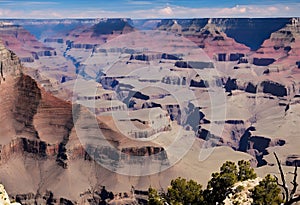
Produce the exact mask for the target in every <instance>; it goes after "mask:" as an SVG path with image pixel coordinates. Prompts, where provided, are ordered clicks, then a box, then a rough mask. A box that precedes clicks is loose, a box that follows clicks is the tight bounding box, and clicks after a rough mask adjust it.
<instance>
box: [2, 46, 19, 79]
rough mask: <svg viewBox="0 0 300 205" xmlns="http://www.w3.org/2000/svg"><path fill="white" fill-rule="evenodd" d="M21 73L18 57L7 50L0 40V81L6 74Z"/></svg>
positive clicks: (16, 74)
mask: <svg viewBox="0 0 300 205" xmlns="http://www.w3.org/2000/svg"><path fill="white" fill-rule="evenodd" d="M20 73H21V64H20V60H19V58H18V57H17V56H16V55H15V54H14V53H13V52H11V51H9V50H7V49H6V48H5V47H4V46H3V44H2V42H1V41H0V83H1V81H5V77H6V76H10V75H12V76H18V75H19V74H20Z"/></svg>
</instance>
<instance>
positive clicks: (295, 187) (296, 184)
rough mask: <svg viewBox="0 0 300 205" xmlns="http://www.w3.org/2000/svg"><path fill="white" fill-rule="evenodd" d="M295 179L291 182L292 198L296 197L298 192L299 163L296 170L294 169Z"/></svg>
mask: <svg viewBox="0 0 300 205" xmlns="http://www.w3.org/2000/svg"><path fill="white" fill-rule="evenodd" d="M293 174H294V179H293V181H292V182H291V184H292V185H293V189H292V191H291V195H290V199H292V198H293V197H294V194H295V193H296V191H297V187H298V183H297V175H298V174H297V164H296V163H295V170H294V173H293Z"/></svg>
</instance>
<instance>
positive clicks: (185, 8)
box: [0, 0, 300, 18]
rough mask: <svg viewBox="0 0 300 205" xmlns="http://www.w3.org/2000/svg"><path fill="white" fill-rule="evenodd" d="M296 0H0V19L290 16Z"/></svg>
mask: <svg viewBox="0 0 300 205" xmlns="http://www.w3.org/2000/svg"><path fill="white" fill-rule="evenodd" d="M299 11H300V2H299V0H280V1H276V0H263V1H262V0H260V1H254V0H238V1H237V0H236V1H234V0H218V1H213V0H63V1H62V0H46V1H41V0H30V1H29V0H0V18H89V17H91V18H105V17H107V18H108V17H111V18H112V17H130V18H174V17H177V18H195V17H199V18H203V17H291V16H299V14H300V12H299Z"/></svg>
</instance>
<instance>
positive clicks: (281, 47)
mask: <svg viewBox="0 0 300 205" xmlns="http://www.w3.org/2000/svg"><path fill="white" fill-rule="evenodd" d="M299 28H300V24H299V23H291V22H290V23H286V25H285V26H283V27H282V28H280V29H278V30H277V31H274V32H273V33H272V34H271V36H270V38H269V39H267V40H265V41H264V43H263V44H262V45H261V48H260V49H258V50H257V52H256V54H254V56H253V57H254V64H257V65H263V66H266V65H270V64H276V65H277V66H282V68H281V70H282V69H283V68H288V67H291V66H293V65H294V63H295V62H296V61H297V60H298V56H299V48H300V45H299V33H300V30H299ZM258 59H259V61H258Z"/></svg>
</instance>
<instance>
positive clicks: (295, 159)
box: [285, 154, 300, 167]
mask: <svg viewBox="0 0 300 205" xmlns="http://www.w3.org/2000/svg"><path fill="white" fill-rule="evenodd" d="M285 164H286V165H287V166H297V167H299V166H300V155H297V154H294V155H288V156H287V158H286V160H285Z"/></svg>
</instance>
